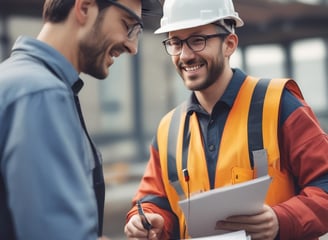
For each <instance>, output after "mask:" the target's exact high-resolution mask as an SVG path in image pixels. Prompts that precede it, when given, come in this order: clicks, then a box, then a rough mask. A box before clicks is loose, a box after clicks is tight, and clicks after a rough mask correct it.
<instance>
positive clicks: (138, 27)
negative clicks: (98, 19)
mask: <svg viewBox="0 0 328 240" xmlns="http://www.w3.org/2000/svg"><path fill="white" fill-rule="evenodd" d="M104 1H106V2H108V3H110V4H112V5H114V6H116V7H118V8H120V9H122V10H123V11H125V12H127V13H128V14H129V15H130V16H131V17H132V18H133V19H134V20H135V21H136V23H135V24H133V25H130V26H127V28H128V29H127V37H128V39H129V40H135V39H137V38H138V37H139V35H140V34H141V33H142V31H143V28H144V25H143V22H142V19H141V18H140V17H139V16H138V15H137V14H136V13H135V12H133V11H132V10H131V9H129V8H128V7H126V6H124V5H122V4H120V3H118V2H116V1H113V0H104Z"/></svg>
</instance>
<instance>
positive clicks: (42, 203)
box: [0, 37, 98, 240]
mask: <svg viewBox="0 0 328 240" xmlns="http://www.w3.org/2000/svg"><path fill="white" fill-rule="evenodd" d="M78 79H79V74H78V72H77V71H76V70H75V69H74V67H73V66H72V64H71V63H70V62H68V61H67V59H66V58H65V57H64V56H62V55H61V54H60V53H59V52H57V51H56V50H55V49H53V48H51V47H50V46H48V45H46V44H44V43H42V42H40V41H38V40H35V39H32V38H28V37H20V38H19V39H17V41H16V43H15V45H14V47H13V50H12V54H11V56H10V58H9V59H7V60H6V61H4V62H3V63H1V64H0V124H1V125H0V226H1V227H0V239H12V238H13V239H33V240H41V239H42V240H44V239H47V240H59V239H60V240H64V239H69V240H72V239H97V227H98V214H97V203H96V198H95V194H94V191H93V181H92V169H93V168H94V166H95V160H94V157H93V153H92V149H91V147H90V143H89V142H88V139H87V137H86V134H85V132H84V131H83V129H82V127H81V124H80V120H79V116H78V112H77V110H76V107H75V103H74V94H77V92H74V91H73V90H72V86H73V85H74V83H76V81H77V80H78ZM12 234H14V235H15V236H12Z"/></svg>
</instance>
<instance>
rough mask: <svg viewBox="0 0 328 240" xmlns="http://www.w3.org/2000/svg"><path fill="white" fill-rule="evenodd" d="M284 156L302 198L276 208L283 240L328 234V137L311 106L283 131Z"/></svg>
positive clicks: (292, 118) (300, 110) (300, 111)
mask: <svg viewBox="0 0 328 240" xmlns="http://www.w3.org/2000/svg"><path fill="white" fill-rule="evenodd" d="M280 153H281V164H282V166H283V167H284V168H286V169H287V170H288V171H290V172H291V174H292V175H293V176H294V177H295V183H296V185H297V187H298V188H299V193H298V195H296V196H295V197H293V198H291V199H289V200H288V201H286V202H284V203H281V204H279V205H277V206H274V207H273V209H274V211H275V212H276V214H277V216H278V220H279V227H280V239H315V238H316V237H318V236H320V235H323V234H324V233H326V232H328V193H327V192H326V191H327V189H328V187H327V184H328V136H327V134H326V133H324V132H323V130H322V129H321V128H320V126H319V124H318V121H317V119H316V117H315V116H314V114H313V112H312V110H311V109H310V108H309V107H308V106H306V105H305V106H304V107H299V108H298V109H297V110H296V111H295V112H293V113H292V114H291V115H290V116H289V117H288V118H287V120H286V121H285V123H284V124H283V126H282V129H280ZM323 186H324V188H325V189H326V190H324V188H323Z"/></svg>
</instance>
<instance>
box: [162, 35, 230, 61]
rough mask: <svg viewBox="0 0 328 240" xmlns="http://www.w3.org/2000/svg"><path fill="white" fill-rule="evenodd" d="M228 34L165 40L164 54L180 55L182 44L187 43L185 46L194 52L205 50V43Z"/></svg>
mask: <svg viewBox="0 0 328 240" xmlns="http://www.w3.org/2000/svg"><path fill="white" fill-rule="evenodd" d="M227 35H229V33H217V34H210V35H191V36H189V37H187V38H185V39H179V38H177V37H173V38H169V39H165V40H164V41H163V44H164V46H165V50H166V52H167V53H168V54H169V55H171V56H177V55H180V54H181V51H182V46H183V43H187V46H188V47H189V48H190V49H191V50H193V51H194V52H200V51H202V50H204V49H205V47H206V41H207V40H208V39H210V38H214V37H221V38H224V37H226V36H227Z"/></svg>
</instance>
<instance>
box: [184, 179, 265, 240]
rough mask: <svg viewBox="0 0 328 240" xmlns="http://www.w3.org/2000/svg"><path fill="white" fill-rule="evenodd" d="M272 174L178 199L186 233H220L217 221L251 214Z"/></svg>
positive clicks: (260, 203) (260, 204)
mask: <svg viewBox="0 0 328 240" xmlns="http://www.w3.org/2000/svg"><path fill="white" fill-rule="evenodd" d="M270 182H271V177H270V176H269V175H265V176H262V177H259V178H256V179H253V180H250V181H247V182H243V183H239V184H235V185H231V186H227V187H222V188H217V189H214V190H210V191H207V192H203V193H199V194H197V195H194V196H191V197H190V198H189V199H184V200H182V201H179V204H180V206H181V209H182V210H183V212H184V214H185V217H186V221H187V227H188V231H189V234H190V235H191V236H192V237H204V236H212V235H218V234H222V233H223V232H222V231H220V230H215V225H216V222H217V221H219V220H224V219H226V218H227V217H229V216H235V215H251V214H256V213H258V212H260V210H261V209H262V207H263V203H264V200H265V196H266V193H267V189H268V187H269V184H270Z"/></svg>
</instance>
